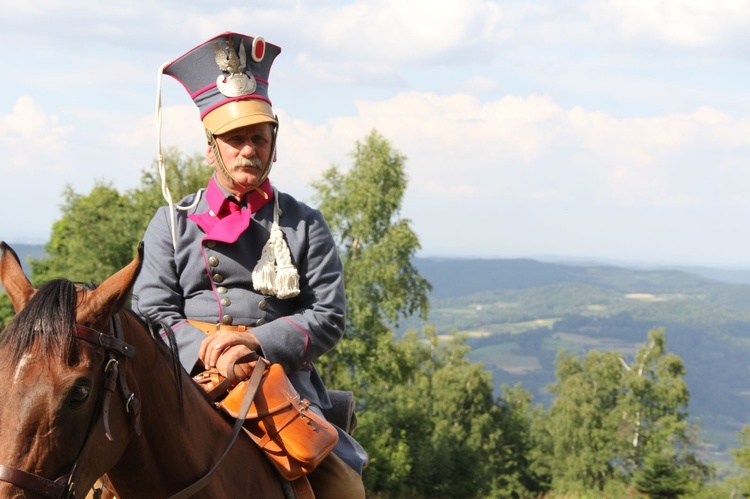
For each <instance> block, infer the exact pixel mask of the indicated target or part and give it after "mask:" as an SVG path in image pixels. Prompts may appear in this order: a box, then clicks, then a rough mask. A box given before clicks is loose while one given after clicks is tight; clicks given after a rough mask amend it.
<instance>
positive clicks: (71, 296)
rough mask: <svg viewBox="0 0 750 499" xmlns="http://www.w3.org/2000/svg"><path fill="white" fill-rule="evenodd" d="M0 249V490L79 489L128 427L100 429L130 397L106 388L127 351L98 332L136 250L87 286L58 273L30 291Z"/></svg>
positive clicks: (105, 326) (128, 277) (109, 460)
mask: <svg viewBox="0 0 750 499" xmlns="http://www.w3.org/2000/svg"><path fill="white" fill-rule="evenodd" d="M0 251H2V256H1V259H0V282H2V285H3V287H4V288H5V291H6V293H7V294H8V296H9V297H10V299H11V302H12V303H13V307H14V309H15V311H16V315H15V317H13V319H12V320H11V321H10V322H9V323H8V325H7V326H6V327H5V329H4V330H3V331H2V333H1V334H0V392H2V393H3V396H2V397H0V442H3V445H2V446H0V496H1V497H73V496H74V495H75V493H76V491H78V492H79V494H80V495H83V493H81V491H85V490H88V489H89V488H90V487H91V485H92V484H93V483H94V481H95V480H96V478H97V477H99V476H100V475H102V474H103V473H104V472H105V471H106V470H107V469H108V468H109V467H111V466H112V465H113V464H114V462H113V460H114V459H115V457H114V456H117V455H120V454H122V452H123V451H124V449H125V447H126V446H127V444H128V441H129V437H130V434H131V433H132V429H131V427H130V425H128V423H127V419H126V418H112V422H111V423H112V424H111V425H110V421H109V418H108V417H107V414H108V413H109V412H110V411H111V412H113V413H115V412H117V413H119V412H122V413H125V412H126V409H129V407H128V406H127V405H128V404H129V403H131V402H132V401H127V400H122V398H121V397H119V396H117V394H115V396H111V392H112V391H113V387H114V386H115V385H117V383H118V381H119V380H118V371H119V368H118V364H120V363H122V362H123V361H124V359H126V358H127V357H128V356H130V357H132V355H133V354H134V352H133V351H132V350H133V349H132V347H130V346H129V345H127V344H126V343H125V342H123V341H121V340H117V339H116V338H113V339H108V338H111V337H110V336H109V335H108V334H107V332H108V331H110V330H111V328H112V325H111V324H112V321H113V320H114V317H115V316H116V314H118V312H119V311H120V309H121V308H122V307H123V306H124V305H125V303H126V302H127V300H128V298H129V296H130V292H131V289H132V285H133V283H134V281H135V278H136V277H137V275H138V272H139V270H140V267H141V261H142V255H143V248H142V246H141V247H140V248H139V250H138V254H137V256H136V257H135V259H134V260H133V261H132V262H131V263H130V264H129V265H127V266H126V267H125V268H123V269H122V270H120V271H119V272H117V273H116V274H114V275H113V276H111V277H109V278H108V279H106V280H105V281H104V282H103V283H102V284H101V285H99V286H98V287H96V288H94V289H84V288H82V287H80V286H76V285H74V284H73V283H71V282H70V281H67V280H64V279H57V280H54V281H50V282H49V283H47V284H45V285H43V286H41V287H40V288H39V289H35V288H34V287H33V286H32V284H31V282H30V281H29V279H28V278H27V277H26V275H25V274H24V272H23V269H22V267H21V264H20V262H19V259H18V256H17V255H16V253H15V252H14V251H13V250H12V249H11V248H10V247H9V246H8V245H6V244H5V243H3V242H0ZM81 340H83V341H81ZM122 367H123V369H124V366H122ZM110 404H111V407H110ZM109 456H112V457H109Z"/></svg>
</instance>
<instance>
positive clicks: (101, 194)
mask: <svg viewBox="0 0 750 499" xmlns="http://www.w3.org/2000/svg"><path fill="white" fill-rule="evenodd" d="M63 197H64V200H65V201H64V203H63V206H62V212H63V216H62V218H60V219H59V220H57V221H56V222H55V223H54V224H53V226H52V235H51V237H50V240H49V242H48V243H47V244H46V245H45V250H46V252H47V255H48V258H45V259H32V260H31V269H32V270H31V276H32V281H33V282H35V283H39V282H44V281H48V280H50V279H54V278H56V277H61V276H65V277H66V278H68V279H71V280H73V281H82V282H83V281H94V282H101V281H102V280H104V279H106V277H107V276H110V275H112V274H113V273H115V272H116V271H117V270H119V269H120V268H122V267H123V266H124V265H125V263H127V262H128V261H130V260H132V259H133V255H134V254H135V248H136V245H137V241H138V238H139V237H140V234H141V233H142V229H143V228H142V227H141V226H140V225H138V224H137V223H136V222H137V218H136V216H135V214H134V213H133V210H132V208H133V206H132V204H131V202H130V199H129V198H128V197H127V196H126V195H123V194H120V193H119V192H118V191H117V189H115V188H114V187H113V186H112V185H111V184H107V183H104V182H102V181H97V182H96V183H95V185H94V188H93V189H92V190H91V192H90V193H89V194H88V195H86V196H83V195H80V194H76V193H75V192H74V191H73V189H72V187H70V186H66V187H65V190H64V192H63Z"/></svg>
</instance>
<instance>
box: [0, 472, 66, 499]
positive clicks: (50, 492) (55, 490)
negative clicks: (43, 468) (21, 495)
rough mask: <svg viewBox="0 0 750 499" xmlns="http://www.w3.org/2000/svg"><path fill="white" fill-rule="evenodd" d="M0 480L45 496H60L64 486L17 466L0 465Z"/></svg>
mask: <svg viewBox="0 0 750 499" xmlns="http://www.w3.org/2000/svg"><path fill="white" fill-rule="evenodd" d="M0 480H1V481H3V482H8V483H12V484H13V485H15V486H17V487H21V488H22V489H25V490H31V491H34V492H36V493H37V494H40V495H43V496H46V497H62V495H63V492H64V491H65V486H64V485H62V484H60V483H58V482H53V481H52V480H48V479H46V478H44V477H42V476H39V475H32V474H31V473H27V472H25V471H23V470H19V469H18V468H11V467H9V466H3V465H0Z"/></svg>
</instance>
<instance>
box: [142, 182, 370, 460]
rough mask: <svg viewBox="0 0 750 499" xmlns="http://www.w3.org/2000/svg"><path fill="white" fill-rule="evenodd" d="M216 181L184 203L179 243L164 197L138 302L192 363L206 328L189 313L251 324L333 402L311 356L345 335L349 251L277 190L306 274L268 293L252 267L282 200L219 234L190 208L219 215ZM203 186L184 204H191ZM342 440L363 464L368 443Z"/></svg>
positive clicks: (306, 392)
mask: <svg viewBox="0 0 750 499" xmlns="http://www.w3.org/2000/svg"><path fill="white" fill-rule="evenodd" d="M211 184H214V185H211ZM218 189H219V188H218V184H216V183H215V181H214V180H213V179H212V180H211V182H210V183H209V188H208V191H207V192H208V195H204V196H201V199H200V200H199V201H198V203H197V205H196V206H195V207H194V208H192V209H190V210H187V211H185V210H176V221H175V234H176V240H177V249H176V250H175V248H174V247H173V244H172V236H171V229H170V210H169V208H168V207H166V206H165V207H162V208H160V209H159V210H158V211H157V213H156V215H155V216H154V217H153V219H152V220H151V222H150V224H149V226H148V228H147V230H146V234H145V236H144V262H143V268H142V270H141V273H140V276H139V277H138V280H137V281H136V284H135V287H134V290H133V295H134V299H133V302H134V308H135V309H136V310H137V311H139V312H140V313H141V314H143V315H146V316H148V317H149V318H150V319H151V320H152V321H162V322H164V323H165V324H166V325H167V326H169V327H171V328H172V329H173V330H174V333H175V337H176V340H177V344H178V346H179V351H180V362H181V363H182V365H183V366H184V367H185V369H186V370H187V371H188V372H190V371H191V370H192V369H193V367H194V366H195V364H196V361H197V360H198V350H199V347H200V344H201V342H202V341H203V339H204V338H205V334H204V333H203V332H201V331H200V330H199V329H197V328H195V327H194V326H192V325H190V324H189V323H187V321H186V319H187V318H190V319H194V320H199V321H203V322H210V323H218V322H222V323H225V324H235V325H236V324H244V325H247V326H253V328H254V329H253V331H252V332H253V334H254V335H255V336H256V337H257V338H258V341H259V342H260V345H261V348H262V350H263V356H264V357H266V358H267V359H268V360H270V361H271V362H274V363H279V364H281V365H282V366H283V368H284V371H285V372H286V373H287V375H288V376H289V379H290V381H291V382H292V384H293V385H294V387H295V388H296V389H297V391H298V392H299V393H300V395H301V396H302V397H304V398H307V399H308V400H309V401H310V402H312V403H313V404H315V405H317V406H319V407H321V408H328V407H330V400H329V398H328V395H327V392H326V389H325V386H324V385H323V383H322V380H321V379H320V376H319V375H318V373H317V371H316V370H315V368H314V367H313V364H312V362H313V361H314V360H315V359H317V358H318V357H320V356H321V355H323V354H324V353H326V352H328V351H329V350H331V349H332V348H333V347H334V346H335V345H336V343H337V342H338V341H339V340H340V339H341V337H342V336H343V332H344V314H345V295H344V282H343V269H342V265H341V261H340V259H339V256H338V253H337V251H336V246H335V243H334V240H333V237H332V235H331V232H330V230H329V228H328V226H327V224H326V222H325V220H324V219H323V216H322V215H321V213H320V212H319V211H317V210H315V209H312V208H310V207H309V206H307V205H305V204H304V203H301V202H299V201H297V200H296V199H294V198H293V197H292V196H289V195H287V194H284V193H279V194H278V196H279V199H278V202H279V208H280V218H279V225H280V227H281V230H282V232H283V233H284V238H285V239H286V241H287V243H288V246H289V251H290V254H291V259H292V262H293V264H294V265H295V266H296V267H297V270H298V272H299V275H300V294H299V295H298V296H296V297H294V298H288V299H278V298H276V297H274V296H266V295H263V294H260V293H258V292H257V291H255V290H254V289H253V283H252V277H251V273H252V270H253V268H254V267H255V265H256V263H257V262H258V260H259V259H260V257H261V251H262V249H263V246H264V245H265V243H266V241H268V238H269V234H270V229H271V224H272V222H273V211H274V202H273V201H271V202H268V203H267V204H265V205H264V206H263V207H261V208H260V209H258V211H257V212H256V213H252V214H251V220H250V225H249V227H248V228H247V229H246V230H244V232H242V233H241V234H240V235H239V237H238V238H237V240H236V241H235V242H232V243H228V242H221V241H217V240H214V239H212V238H210V237H208V236H207V234H206V233H205V232H204V231H203V229H201V227H200V226H199V225H198V224H197V223H195V222H194V221H193V220H190V219H189V218H188V215H191V214H193V215H196V214H206V213H210V215H211V216H215V213H214V209H217V206H215V205H216V201H215V200H216V199H217V194H216V193H217V192H220V191H219V190H218ZM223 194H225V193H222V195H223ZM197 195H199V194H191V195H189V196H187V197H185V198H184V199H183V200H182V201H181V202H180V203H179V204H180V205H181V206H189V205H191V204H193V203H194V202H195V200H196V196H197ZM212 195H213V196H212ZM209 200H210V201H211V203H210V204H212V205H214V206H213V209H212V207H211V206H209ZM204 216H206V215H204ZM209 234H211V235H213V234H214V232H213V231H211V232H209ZM339 433H340V434H341V433H342V432H339ZM342 437H343V435H342ZM340 440H346V441H345V442H343V441H340V445H339V446H337V449H336V454H338V455H340V457H342V458H343V459H344V460H345V461H347V462H348V463H350V464H351V465H352V467H354V468H355V469H356V470H357V471H360V472H361V466H362V464H363V463H364V461H365V459H366V457H365V455H364V451H363V450H362V449H361V447H359V446H358V444H356V442H354V441H353V440H352V439H351V438H350V437H349V438H346V437H344V438H342V439H340ZM342 445H343V446H344V447H346V449H344V448H341V447H342Z"/></svg>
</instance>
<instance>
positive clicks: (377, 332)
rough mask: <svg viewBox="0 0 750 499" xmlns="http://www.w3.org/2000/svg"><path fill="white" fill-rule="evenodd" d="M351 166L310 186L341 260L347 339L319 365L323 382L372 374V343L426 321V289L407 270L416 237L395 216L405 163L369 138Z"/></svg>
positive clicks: (377, 136)
mask: <svg viewBox="0 0 750 499" xmlns="http://www.w3.org/2000/svg"><path fill="white" fill-rule="evenodd" d="M352 159H353V164H352V166H351V168H350V169H349V170H348V171H342V170H341V169H339V168H338V167H336V166H332V167H331V168H330V169H329V170H327V171H326V172H324V173H323V176H322V178H321V180H319V181H316V182H314V183H313V184H312V185H313V188H314V189H315V190H316V195H315V198H316V200H317V201H318V203H319V209H320V210H321V211H322V212H323V214H324V216H325V217H326V221H327V222H328V225H329V227H330V228H331V232H332V233H333V235H334V237H335V239H336V244H337V247H338V249H339V253H340V254H341V256H342V260H343V264H344V280H345V283H346V296H347V329H346V331H347V333H346V338H345V340H344V341H343V342H342V343H341V344H340V346H339V348H337V349H336V351H335V353H334V355H333V356H331V357H329V359H328V360H329V361H328V362H323V363H322V364H325V370H324V372H325V373H326V376H327V378H328V379H329V380H331V379H334V378H335V377H336V376H337V373H338V374H341V373H339V367H340V366H344V365H352V364H354V365H357V366H360V367H362V368H363V370H365V371H366V370H368V369H369V368H370V367H373V368H377V364H378V362H379V358H378V356H377V351H376V349H375V348H374V346H375V345H377V344H378V339H379V338H380V337H381V336H384V335H387V334H388V333H389V331H391V329H392V328H393V327H395V326H396V325H397V324H398V321H399V319H400V318H404V317H409V316H411V315H413V314H416V313H418V314H421V315H422V316H423V317H426V314H427V310H428V307H429V300H428V298H427V293H428V292H429V291H430V289H431V287H430V285H429V283H428V282H427V281H426V280H425V279H424V278H423V277H422V276H420V275H419V272H418V271H417V270H416V268H415V267H414V265H413V264H412V258H413V257H414V255H415V254H416V252H417V251H418V250H419V248H420V244H419V240H418V238H417V235H416V234H415V233H414V231H413V230H412V229H411V227H410V221H409V220H407V219H402V218H400V216H399V215H400V210H401V203H402V201H403V197H404V191H405V190H406V184H407V181H406V174H405V173H404V161H405V159H406V158H405V157H404V156H403V155H402V154H400V153H399V152H397V151H395V150H393V149H392V147H391V145H390V143H389V142H388V141H387V140H385V139H384V138H383V137H382V136H381V135H380V134H378V133H377V132H376V131H373V132H371V133H370V134H369V135H368V136H367V138H366V139H365V141H364V142H357V143H356V146H355V149H354V151H353V152H352ZM343 374H344V375H346V374H347V373H343Z"/></svg>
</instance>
